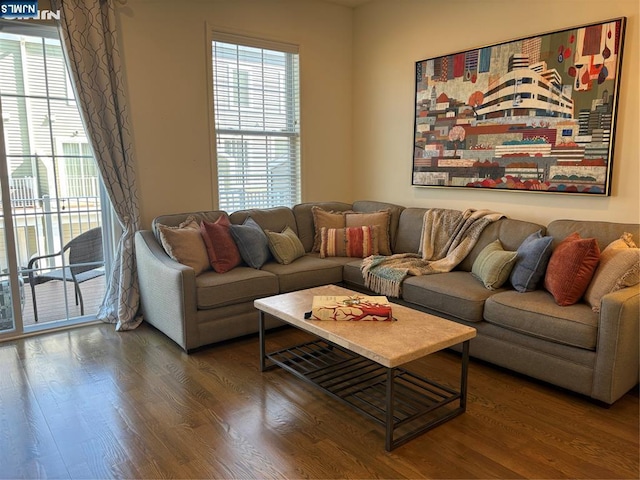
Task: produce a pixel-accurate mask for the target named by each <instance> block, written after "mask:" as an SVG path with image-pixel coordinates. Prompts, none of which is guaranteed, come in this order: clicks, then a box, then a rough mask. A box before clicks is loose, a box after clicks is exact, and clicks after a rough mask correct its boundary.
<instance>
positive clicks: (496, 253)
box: [471, 240, 518, 290]
mask: <svg viewBox="0 0 640 480" xmlns="http://www.w3.org/2000/svg"><path fill="white" fill-rule="evenodd" d="M517 255H518V254H517V253H516V252H509V251H506V250H505V249H504V248H502V243H500V240H496V241H494V242H491V243H490V244H489V245H487V246H486V247H484V249H482V252H480V255H478V258H476V261H475V262H473V267H472V268H471V274H472V275H473V276H474V277H476V278H477V279H478V280H480V281H481V282H482V284H483V285H484V286H485V287H486V288H488V289H489V290H496V289H498V288H500V287H501V286H502V285H503V284H504V282H506V281H507V279H508V278H509V274H510V273H511V269H512V268H513V264H514V263H515V261H516V257H517Z"/></svg>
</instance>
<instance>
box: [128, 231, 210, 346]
mask: <svg viewBox="0 0 640 480" xmlns="http://www.w3.org/2000/svg"><path fill="white" fill-rule="evenodd" d="M135 247H136V265H137V268H138V280H139V284H140V299H141V304H142V315H143V318H144V320H145V321H146V322H148V323H150V324H151V325H153V326H154V327H156V328H157V329H158V330H160V331H161V332H163V333H164V334H166V335H167V336H168V337H169V338H171V339H172V340H173V341H175V342H176V343H177V344H178V345H180V346H181V347H182V348H183V349H184V350H185V351H187V350H188V349H189V348H190V345H196V344H197V328H196V325H197V322H196V311H197V308H196V276H195V271H194V270H193V269H192V268H191V267H187V266H186V265H183V264H181V263H178V262H176V261H175V260H172V259H171V257H169V256H168V255H167V254H166V253H165V251H164V249H163V248H162V246H161V245H160V244H159V243H158V241H157V240H156V238H155V236H154V235H153V232H152V231H151V230H141V231H138V232H136V235H135Z"/></svg>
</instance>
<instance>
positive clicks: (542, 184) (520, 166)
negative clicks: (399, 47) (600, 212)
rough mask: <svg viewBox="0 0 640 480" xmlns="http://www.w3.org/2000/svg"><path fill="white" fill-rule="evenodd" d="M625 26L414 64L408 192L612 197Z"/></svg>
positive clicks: (586, 28)
mask: <svg viewBox="0 0 640 480" xmlns="http://www.w3.org/2000/svg"><path fill="white" fill-rule="evenodd" d="M625 22H626V19H625V18H624V17H623V18H618V19H613V20H608V21H605V22H602V23H595V24H590V25H583V26H579V27H574V28H569V29H566V30H562V31H557V32H552V33H547V34H542V35H538V36H535V37H528V38H523V39H519V40H514V41H510V42H505V43H500V44H496V45H492V46H488V47H483V48H477V49H474V50H468V51H466V52H460V53H455V54H451V55H445V56H442V57H437V58H431V59H427V60H422V61H419V62H416V115H415V130H414V132H415V135H414V154H413V171H412V175H413V179H412V184H413V185H415V186H429V187H463V188H464V187H467V188H488V189H497V190H509V191H535V192H555V193H573V194H590V195H605V196H606V195H610V194H611V192H610V190H611V171H612V169H611V165H612V161H613V145H614V133H615V120H616V106H617V101H618V89H619V83H620V64H621V60H622V46H623V36H624V27H625Z"/></svg>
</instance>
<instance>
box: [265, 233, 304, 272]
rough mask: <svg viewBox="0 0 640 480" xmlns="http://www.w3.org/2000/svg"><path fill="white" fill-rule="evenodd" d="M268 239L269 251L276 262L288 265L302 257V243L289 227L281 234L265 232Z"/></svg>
mask: <svg viewBox="0 0 640 480" xmlns="http://www.w3.org/2000/svg"><path fill="white" fill-rule="evenodd" d="M264 233H266V234H267V238H268V239H269V250H271V254H272V255H273V256H274V258H275V259H276V261H277V262H278V263H280V264H282V265H288V264H290V263H291V262H293V261H294V260H295V259H297V258H300V257H302V256H303V255H304V246H303V245H302V242H301V241H300V239H299V238H298V236H297V235H296V232H294V231H293V230H292V229H291V228H290V227H285V228H284V230H282V233H277V232H272V231H270V230H265V232H264Z"/></svg>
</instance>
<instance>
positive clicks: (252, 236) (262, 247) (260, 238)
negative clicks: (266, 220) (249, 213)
mask: <svg viewBox="0 0 640 480" xmlns="http://www.w3.org/2000/svg"><path fill="white" fill-rule="evenodd" d="M231 236H232V237H233V239H234V240H235V242H236V245H237V246H238V250H239V251H240V256H241V257H242V260H244V261H245V263H246V264H247V265H249V266H250V267H251V268H260V267H262V265H264V263H265V262H266V261H267V260H269V259H270V258H271V252H270V251H269V240H268V239H267V235H266V234H265V233H264V231H263V230H262V228H260V225H258V224H257V223H256V221H255V220H254V219H253V218H251V217H247V219H246V220H245V221H244V223H243V224H242V225H231Z"/></svg>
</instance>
